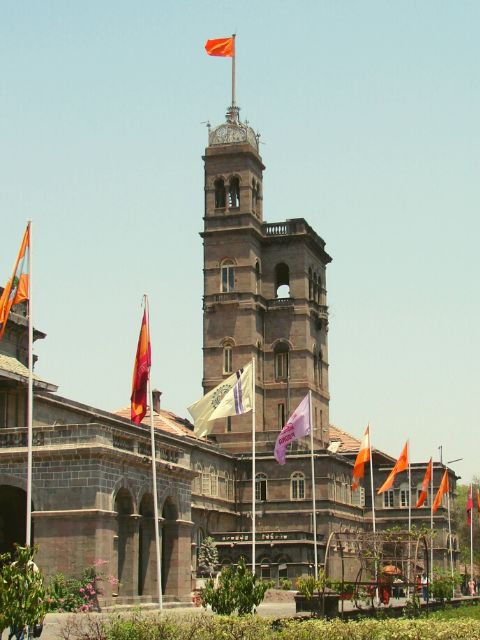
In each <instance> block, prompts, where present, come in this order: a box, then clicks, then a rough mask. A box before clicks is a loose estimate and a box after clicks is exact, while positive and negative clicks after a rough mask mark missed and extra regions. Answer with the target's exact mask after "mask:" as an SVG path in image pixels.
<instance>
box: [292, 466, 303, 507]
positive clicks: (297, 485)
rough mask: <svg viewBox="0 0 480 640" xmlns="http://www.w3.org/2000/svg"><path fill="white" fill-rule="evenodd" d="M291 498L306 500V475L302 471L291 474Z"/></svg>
mask: <svg viewBox="0 0 480 640" xmlns="http://www.w3.org/2000/svg"><path fill="white" fill-rule="evenodd" d="M290 499H291V500H305V475H304V474H303V473H301V472H300V471H295V473H292V475H291V476H290Z"/></svg>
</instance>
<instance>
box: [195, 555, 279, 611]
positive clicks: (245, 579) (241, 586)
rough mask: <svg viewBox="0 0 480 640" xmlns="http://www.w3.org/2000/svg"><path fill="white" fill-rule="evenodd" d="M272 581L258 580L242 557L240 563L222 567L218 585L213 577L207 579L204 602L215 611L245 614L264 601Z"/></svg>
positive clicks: (203, 594)
mask: <svg viewBox="0 0 480 640" xmlns="http://www.w3.org/2000/svg"><path fill="white" fill-rule="evenodd" d="M272 586H273V583H272V582H264V581H262V580H258V579H257V576H256V575H254V574H253V573H252V572H251V571H249V570H248V569H247V566H246V564H245V560H244V559H243V558H240V560H239V562H238V565H237V566H236V567H235V566H229V567H226V568H225V569H222V571H221V573H220V575H219V578H218V586H217V587H215V583H214V581H213V580H212V579H209V580H207V583H206V585H205V588H204V589H202V602H203V606H204V607H205V608H206V607H207V605H210V606H211V607H212V611H213V612H214V613H218V614H221V615H231V614H232V613H233V612H234V611H237V612H238V615H240V616H243V615H246V614H248V613H252V611H255V609H256V607H258V605H259V604H260V603H261V602H262V600H263V598H264V597H265V592H266V591H267V589H269V588H270V587H272Z"/></svg>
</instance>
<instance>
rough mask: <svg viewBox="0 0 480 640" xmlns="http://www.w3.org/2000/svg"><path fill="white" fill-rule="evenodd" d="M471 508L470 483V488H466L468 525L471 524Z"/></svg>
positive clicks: (471, 488)
mask: <svg viewBox="0 0 480 640" xmlns="http://www.w3.org/2000/svg"><path fill="white" fill-rule="evenodd" d="M472 510H473V486H472V484H470V488H469V489H468V496H467V524H468V526H470V525H471V524H472Z"/></svg>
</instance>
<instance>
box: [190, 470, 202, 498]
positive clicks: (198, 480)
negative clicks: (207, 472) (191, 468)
mask: <svg viewBox="0 0 480 640" xmlns="http://www.w3.org/2000/svg"><path fill="white" fill-rule="evenodd" d="M195 471H196V472H197V474H198V475H197V476H195V478H194V479H193V482H192V492H193V493H198V494H200V493H202V465H201V464H200V463H199V462H197V464H196V465H195Z"/></svg>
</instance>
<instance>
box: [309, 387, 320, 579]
mask: <svg viewBox="0 0 480 640" xmlns="http://www.w3.org/2000/svg"><path fill="white" fill-rule="evenodd" d="M308 418H309V422H310V424H309V427H310V458H311V462H312V509H313V558H314V562H315V580H318V551H317V507H316V503H315V493H316V485H315V462H314V459H313V426H312V391H311V390H309V392H308Z"/></svg>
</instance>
